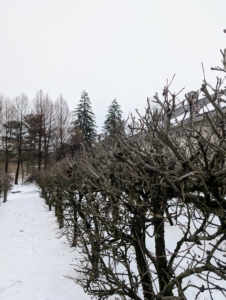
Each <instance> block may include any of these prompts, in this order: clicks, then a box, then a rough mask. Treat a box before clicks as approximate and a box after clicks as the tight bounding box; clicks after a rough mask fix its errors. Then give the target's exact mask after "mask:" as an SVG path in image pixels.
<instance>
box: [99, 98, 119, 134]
mask: <svg viewBox="0 0 226 300" xmlns="http://www.w3.org/2000/svg"><path fill="white" fill-rule="evenodd" d="M122 128H123V127H122V111H121V108H120V105H119V104H118V102H117V101H116V99H114V100H113V101H112V103H111V105H110V106H109V107H108V111H107V115H106V120H105V122H104V126H103V130H104V132H105V133H106V134H108V135H114V134H115V133H116V132H118V131H119V130H122Z"/></svg>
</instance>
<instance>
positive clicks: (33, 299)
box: [0, 185, 91, 300]
mask: <svg viewBox="0 0 226 300" xmlns="http://www.w3.org/2000/svg"><path fill="white" fill-rule="evenodd" d="M17 191H20V193H10V194H9V197H8V202H6V203H4V204H2V206H0V299H1V300H77V299H79V300H87V299H91V297H90V296H88V295H86V294H85V293H84V292H83V290H82V288H81V287H80V286H78V285H76V283H75V282H74V281H72V280H70V279H67V278H65V277H64V275H69V276H76V273H75V271H74V269H73V266H71V265H70V264H72V263H73V259H74V257H75V253H74V252H73V250H72V249H71V248H70V246H69V244H68V243H67V241H66V239H65V238H60V239H58V238H57V236H58V235H59V230H58V225H57V223H56V218H55V217H54V213H53V212H49V211H48V210H47V207H46V206H45V204H44V200H43V199H40V197H39V195H38V191H37V189H36V188H35V187H34V186H32V185H30V186H18V187H17V186H16V187H15V188H14V190H13V192H17Z"/></svg>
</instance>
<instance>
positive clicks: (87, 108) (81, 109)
mask: <svg viewBox="0 0 226 300" xmlns="http://www.w3.org/2000/svg"><path fill="white" fill-rule="evenodd" d="M74 115H75V117H76V124H77V125H78V127H79V128H80V130H81V131H82V132H83V135H84V139H85V141H86V142H87V143H91V142H92V141H94V140H95V138H96V135H97V132H96V129H95V128H96V122H95V115H94V113H93V110H92V106H91V102H90V99H89V96H88V93H87V92H86V91H83V92H82V94H81V99H80V101H79V104H78V106H77V108H76V109H75V110H74Z"/></svg>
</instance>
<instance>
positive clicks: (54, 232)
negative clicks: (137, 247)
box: [0, 185, 226, 300]
mask: <svg viewBox="0 0 226 300" xmlns="http://www.w3.org/2000/svg"><path fill="white" fill-rule="evenodd" d="M166 232H168V234H167V235H166V236H167V237H168V238H167V245H168V246H167V247H168V249H169V250H170V251H173V250H174V249H175V245H176V242H177V240H178V237H180V235H181V233H180V232H178V230H176V228H175V227H171V226H168V227H167V228H166ZM59 235H60V231H59V229H58V224H57V223H56V218H55V216H54V213H53V212H49V211H48V208H47V206H46V205H45V204H44V200H43V199H41V198H40V197H39V194H38V190H37V188H36V187H35V186H34V185H28V186H20V185H19V186H18V187H17V186H15V187H14V190H13V192H12V193H10V194H9V197H8V201H7V202H6V203H4V204H2V206H0V300H78V299H79V300H88V299H91V297H90V296H88V295H87V294H85V293H84V292H83V289H82V288H81V287H80V286H78V285H77V284H76V283H75V282H74V281H72V280H70V279H67V278H65V276H67V275H69V276H71V277H76V271H75V270H74V267H73V265H72V264H73V263H74V260H75V256H76V255H78V254H76V253H77V252H76V251H75V250H74V249H72V248H70V245H69V244H68V242H67V240H66V238H65V237H62V238H60V239H59V238H58V237H59ZM177 235H179V236H177ZM153 247H154V245H153V244H152V243H151V241H150V245H149V248H150V249H149V250H150V251H154V249H152V248H153ZM225 249H226V248H225ZM193 250H195V251H197V254H198V252H199V250H198V248H196V249H193ZM225 251H226V250H225ZM219 255H220V256H222V253H220V254H219ZM188 280H189V281H190V283H192V282H194V283H195V284H197V285H199V282H200V286H201V285H202V283H201V281H200V279H199V278H198V277H197V276H191V277H190V278H189V279H188ZM218 284H220V282H219V281H218ZM196 293H197V291H195V290H194V291H193V290H189V292H188V293H187V297H188V298H187V299H189V300H190V299H191V300H193V299H195V295H196ZM113 298H114V297H112V298H111V299H113ZM214 298H215V299H217V300H223V299H225V298H224V296H223V295H222V294H221V293H220V292H217V291H215V292H214ZM198 299H200V300H202V299H203V300H204V299H205V300H210V296H209V294H208V293H207V292H204V293H202V294H200V295H199V297H198Z"/></svg>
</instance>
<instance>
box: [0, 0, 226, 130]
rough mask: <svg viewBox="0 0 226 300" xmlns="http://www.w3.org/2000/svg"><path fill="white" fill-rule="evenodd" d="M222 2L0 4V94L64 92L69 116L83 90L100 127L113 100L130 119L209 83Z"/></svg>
mask: <svg viewBox="0 0 226 300" xmlns="http://www.w3.org/2000/svg"><path fill="white" fill-rule="evenodd" d="M225 16H226V0H159V1H157V0H155V1H154V0H0V92H2V93H3V94H4V95H7V96H9V97H14V96H17V95H19V94H20V93H22V92H24V93H25V94H26V95H27V96H28V98H29V99H30V100H32V99H33V98H34V96H35V94H36V92H37V90H38V89H42V90H43V91H44V92H45V93H48V94H49V95H50V96H51V98H52V99H53V100H55V99H56V98H57V97H58V96H59V94H60V93H61V94H62V95H63V96H64V98H65V99H66V100H67V102H68V103H69V107H70V109H71V110H73V109H74V108H75V107H76V106H77V104H78V101H79V99H80V94H81V92H82V90H84V89H85V90H86V91H87V92H88V94H89V96H90V100H91V102H92V107H93V111H94V113H95V115H96V122H97V125H98V126H102V124H103V121H104V118H105V114H106V111H107V107H108V106H109V105H110V103H111V101H112V100H113V99H114V98H116V99H117V101H118V102H119V104H120V105H121V108H122V110H123V112H124V117H127V115H128V113H129V112H134V110H135V109H136V108H138V109H139V110H140V111H143V108H144V107H145V106H146V98H147V97H152V96H153V95H154V94H155V92H159V93H161V92H162V89H163V86H164V85H165V83H166V79H167V78H168V79H171V78H172V76H173V74H176V78H175V81H174V84H173V86H172V92H178V91H179V90H180V89H181V88H183V87H185V91H184V92H183V94H182V95H181V98H183V95H184V93H186V92H189V91H191V90H197V89H199V88H200V86H201V83H202V69H201V63H202V62H203V63H204V66H205V69H206V74H207V78H208V79H209V81H210V82H212V83H213V82H214V78H215V77H216V73H211V71H209V69H210V67H211V66H216V65H220V60H221V54H220V51H219V49H224V48H225V47H226V34H224V33H223V29H224V28H226V17H225Z"/></svg>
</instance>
